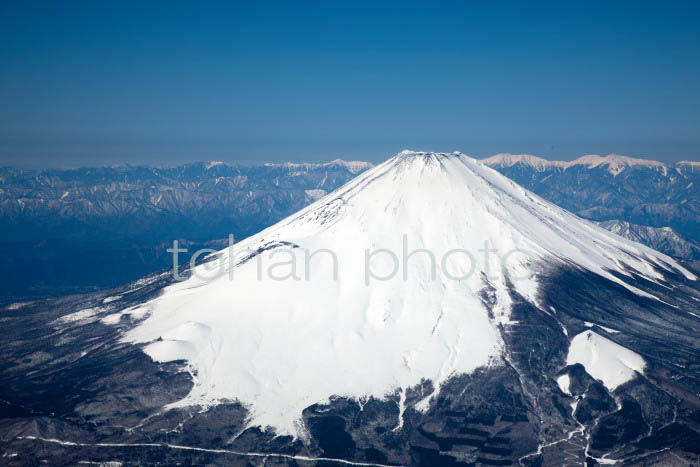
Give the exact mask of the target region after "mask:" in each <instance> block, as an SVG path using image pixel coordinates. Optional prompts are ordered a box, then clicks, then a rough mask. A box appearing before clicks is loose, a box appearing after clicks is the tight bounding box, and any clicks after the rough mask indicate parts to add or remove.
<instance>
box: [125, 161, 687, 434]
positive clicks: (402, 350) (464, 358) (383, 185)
mask: <svg viewBox="0 0 700 467" xmlns="http://www.w3.org/2000/svg"><path fill="white" fill-rule="evenodd" d="M543 262H550V263H551V262H555V263H557V264H566V265H569V266H573V267H580V268H583V269H587V270H590V271H593V272H595V273H597V274H600V275H602V276H604V277H606V278H608V279H609V280H611V281H615V282H617V283H619V284H622V285H624V286H626V287H628V288H629V289H630V290H633V291H636V289H634V288H632V287H630V286H628V285H627V284H626V283H625V282H624V281H621V280H620V279H619V278H618V277H617V276H615V275H613V274H610V272H609V271H610V270H614V271H617V272H618V273H619V274H622V275H627V276H629V275H631V274H632V273H635V274H639V275H644V276H646V277H647V278H649V279H650V280H656V281H658V280H662V279H663V278H662V275H661V274H660V273H659V272H658V270H659V268H671V267H673V268H675V269H677V270H679V271H681V272H682V273H684V274H686V275H687V276H688V277H692V275H690V273H688V272H687V271H685V270H683V269H682V268H680V266H678V265H677V264H676V263H675V262H674V261H673V260H672V259H671V258H669V257H666V256H664V255H662V254H660V253H658V252H655V251H653V250H651V249H649V248H646V247H644V246H642V245H639V244H636V243H633V242H630V241H627V240H624V239H622V238H620V237H618V236H616V235H614V234H611V233H609V232H607V231H605V230H603V229H601V228H599V227H596V226H594V225H592V224H591V223H588V222H585V221H583V220H581V219H579V218H577V217H576V216H574V215H572V214H570V213H568V212H566V211H564V210H562V209H560V208H558V207H556V206H554V205H552V204H550V203H547V202H546V201H544V200H542V199H541V198H539V197H537V196H536V195H534V194H532V193H530V192H528V191H527V190H525V189H523V188H522V187H520V186H518V185H516V184H514V183H513V182H511V181H510V180H508V179H506V178H505V177H503V176H502V175H500V174H498V173H497V172H496V171H494V170H492V169H490V168H488V167H486V166H485V165H483V164H482V163H480V162H478V161H476V160H474V159H472V158H469V157H467V156H464V155H461V154H457V153H455V154H436V153H415V152H410V151H404V152H402V153H400V154H399V155H397V156H396V157H394V158H392V159H390V160H389V161H387V162H385V163H384V164H381V165H379V166H377V167H375V168H373V169H371V170H368V171H366V172H364V173H363V174H361V175H360V176H358V177H357V178H355V179H354V180H352V181H351V182H349V183H348V184H347V185H345V186H344V187H342V188H340V189H339V190H337V191H335V192H333V193H330V194H329V195H327V196H325V197H323V198H322V199H320V200H319V201H317V202H316V203H314V204H312V205H311V206H309V207H308V208H306V209H304V210H302V211H300V212H299V213H297V214H295V215H293V216H291V217H289V218H287V219H285V220H283V221H281V222H279V223H278V224H276V225H274V226H272V227H270V228H268V229H266V230H264V231H263V232H261V233H259V234H258V235H255V236H253V237H251V238H249V239H247V240H245V241H244V242H241V243H240V244H238V245H236V246H235V247H234V248H232V249H227V250H223V251H222V252H220V253H219V254H218V256H217V258H216V259H215V260H213V261H211V262H209V263H206V264H203V265H201V266H198V267H197V268H195V269H194V271H193V272H194V274H193V275H192V277H191V278H189V279H188V280H186V281H184V282H180V283H176V284H174V285H172V286H170V287H168V288H167V289H165V291H164V293H163V294H162V295H161V296H160V297H158V298H156V299H154V300H152V301H151V302H149V303H146V304H144V305H143V308H145V309H147V310H148V311H149V312H150V315H149V316H148V318H147V319H145V320H144V321H143V322H141V323H140V324H139V325H138V326H137V327H136V328H134V329H133V330H132V331H130V332H129V333H128V334H127V336H126V337H125V338H126V340H128V341H130V342H133V343H143V344H146V347H145V351H146V352H147V353H148V354H149V355H150V356H151V357H152V358H153V359H154V360H157V361H160V362H164V361H173V360H179V359H185V360H187V362H188V364H189V365H190V367H191V369H192V373H193V375H195V384H194V387H193V389H192V391H191V393H190V394H189V395H188V397H187V398H186V399H185V400H183V401H181V402H180V403H179V405H188V404H203V405H207V404H216V403H218V402H221V401H227V400H238V401H240V402H241V403H243V404H245V405H246V407H247V408H248V409H249V411H250V424H251V425H260V426H272V427H274V428H275V429H276V430H277V432H278V433H279V434H292V435H297V434H299V425H298V422H299V420H300V418H301V414H302V411H303V410H304V409H305V408H306V407H308V406H310V405H312V404H314V403H319V402H324V401H327V400H328V399H329V398H330V397H331V396H334V395H337V396H346V397H351V398H361V397H366V396H374V397H377V398H383V397H386V396H388V395H391V396H394V397H396V396H397V393H400V392H401V391H403V390H405V389H406V388H410V387H413V386H415V385H417V384H419V383H420V382H421V381H422V380H424V379H427V380H431V381H432V382H433V383H434V385H435V387H436V388H437V390H439V387H440V385H441V383H443V382H444V381H446V380H447V379H448V378H449V377H451V376H453V375H456V374H462V373H469V372H472V371H474V370H475V369H476V368H478V367H480V366H484V365H491V364H498V363H499V362H500V354H501V352H502V348H503V343H502V340H501V337H500V331H499V324H501V323H508V322H509V317H510V307H511V293H512V292H513V291H515V292H517V293H518V294H520V295H521V296H523V297H525V298H527V299H529V300H530V301H532V302H533V303H535V302H536V298H537V297H536V296H537V291H538V277H537V275H536V271H537V268H538V266H539V265H540V264H541V263H543ZM636 292H639V291H636ZM639 293H641V292H639ZM430 397H431V395H430V394H427V395H426V397H425V399H424V400H423V401H422V403H421V404H420V405H419V408H425V407H426V406H427V403H428V402H429V399H430ZM397 400H401V401H403V400H404V398H403V397H400V398H397ZM399 424H400V421H397V425H399Z"/></svg>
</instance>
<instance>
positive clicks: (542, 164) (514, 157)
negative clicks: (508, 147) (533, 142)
mask: <svg viewBox="0 0 700 467" xmlns="http://www.w3.org/2000/svg"><path fill="white" fill-rule="evenodd" d="M482 162H483V163H484V164H486V165H488V166H491V167H494V166H495V167H512V166H514V165H516V164H522V165H526V166H528V167H532V168H534V169H537V170H544V169H546V168H548V167H555V166H563V165H564V164H565V162H561V161H548V160H547V159H542V158H541V157H537V156H533V155H530V154H507V153H502V154H496V155H495V156H491V157H487V158H486V159H483V160H482Z"/></svg>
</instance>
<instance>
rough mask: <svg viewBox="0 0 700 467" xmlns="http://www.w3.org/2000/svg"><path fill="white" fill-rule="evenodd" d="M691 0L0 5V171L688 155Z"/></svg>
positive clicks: (699, 93)
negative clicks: (407, 153) (408, 153)
mask: <svg viewBox="0 0 700 467" xmlns="http://www.w3.org/2000/svg"><path fill="white" fill-rule="evenodd" d="M699 14H700V3H697V2H674V3H672V4H665V3H663V4H662V3H658V4H656V3H639V2H615V3H610V2H595V1H594V2H586V3H585V4H563V3H548V2H547V3H544V2H543V3H522V2H504V3H499V4H498V5H490V4H477V3H466V2H465V3H461V2H460V3H440V4H429V3H415V2H402V3H395V4H393V3H383V2H382V3H377V2H353V3H352V4H343V3H340V2H327V3H274V2H268V3H264V4H262V3H261V4H255V3H252V4H251V3H237V2H220V3H219V2H207V3H177V4H176V5H173V4H170V3H156V2H147V3H145V4H143V3H135V2H124V3H122V2H120V3H98V2H89V1H74V2H69V3H63V2H43V1H33V0H28V1H24V2H3V3H2V4H1V5H0V40H2V42H3V44H4V47H2V49H0V60H1V63H3V67H2V69H0V103H1V104H2V105H0V165H4V166H6V165H18V166H32V167H50V166H60V167H66V166H71V167H78V166H88V165H112V164H119V163H129V164H147V165H163V164H168V165H178V164H182V163H184V162H188V161H193V160H223V161H227V162H238V163H244V164H254V163H261V162H283V161H288V160H291V161H304V162H319V161H326V160H332V159H335V158H343V159H354V160H368V161H370V162H375V163H376V162H379V161H381V160H384V159H386V158H387V157H389V156H390V155H392V154H395V153H396V152H398V151H400V150H401V149H403V148H406V147H409V148H417V149H427V150H434V151H454V150H459V151H461V152H464V153H466V154H470V155H475V156H478V157H483V156H487V155H492V154H495V153H499V152H510V153H530V154H535V155H537V156H539V157H544V158H547V159H564V160H566V159H572V158H575V157H578V156H580V155H583V154H590V153H596V154H608V153H618V154H624V155H628V156H630V157H641V158H650V159H654V160H660V161H664V162H672V161H679V160H684V159H691V160H696V159H698V158H700V155H699V153H700V86H698V84H697V83H699V82H700V53H699V51H700V28H697V24H696V23H697V20H696V19H697V17H698V15H699Z"/></svg>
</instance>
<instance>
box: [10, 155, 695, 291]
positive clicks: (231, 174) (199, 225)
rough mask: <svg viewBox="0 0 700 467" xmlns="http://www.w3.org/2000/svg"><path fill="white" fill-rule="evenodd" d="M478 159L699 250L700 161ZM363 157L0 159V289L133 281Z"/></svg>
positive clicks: (650, 236) (310, 196)
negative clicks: (83, 164) (35, 165)
mask: <svg viewBox="0 0 700 467" xmlns="http://www.w3.org/2000/svg"><path fill="white" fill-rule="evenodd" d="M483 162H484V163H485V164H487V165H489V166H491V167H492V168H494V169H496V170H498V171H499V172H501V173H503V174H504V175H506V176H508V177H509V178H511V179H513V180H514V181H516V182H517V183H519V184H520V185H523V186H524V187H526V188H528V189H529V190H531V191H533V192H535V193H537V194H538V195H540V196H542V197H543V198H545V199H547V200H549V201H552V202H554V203H556V204H558V205H560V206H562V207H564V208H565V209H567V210H570V211H572V212H574V213H575V214H577V215H579V216H581V217H584V218H587V219H591V220H594V221H599V222H603V224H602V225H603V226H604V227H606V228H608V229H610V230H612V231H614V232H615V233H618V234H620V235H623V236H626V237H627V238H630V239H632V240H636V241H640V242H642V243H645V244H647V245H649V246H651V247H653V248H655V249H658V250H660V251H662V252H664V253H667V254H670V255H673V256H678V257H681V258H685V259H696V260H697V259H699V258H698V251H699V245H700V242H699V241H698V239H699V238H700V188H699V187H700V162H687V161H686V162H680V163H677V164H664V163H661V162H657V161H649V160H645V159H633V158H629V157H625V156H618V155H610V156H605V157H602V156H584V157H581V158H579V159H576V160H574V161H571V162H563V161H548V160H545V159H542V158H538V157H535V156H531V155H512V154H498V155H496V156H493V157H489V158H487V159H484V160H483ZM371 167H372V164H370V163H368V162H356V161H353V162H347V161H342V160H335V161H333V162H329V163H325V164H295V163H287V164H264V165H261V166H255V167H248V166H239V165H232V164H227V163H223V162H202V163H195V164H187V165H183V166H178V167H172V168H154V167H141V166H138V167H135V166H116V167H102V168H81V169H75V170H58V169H50V170H27V169H18V168H0V254H2V255H3V257H4V261H3V262H2V264H1V265H0V274H2V275H3V277H6V278H8V279H7V280H6V281H4V283H3V284H2V285H0V296H2V297H6V299H15V298H21V297H31V296H36V295H55V294H64V293H73V292H84V291H90V290H94V289H97V288H104V287H111V286H115V285H118V284H121V283H125V282H128V281H130V280H134V279H136V278H138V277H141V276H142V275H144V274H147V273H149V272H152V271H155V270H159V269H164V268H167V267H169V266H170V265H171V261H172V257H171V256H170V254H168V253H167V252H166V251H165V249H166V248H167V246H168V245H171V244H172V240H174V239H180V240H182V241H187V242H189V243H188V245H189V248H188V253H191V252H193V251H194V250H196V249H199V248H203V247H214V248H217V247H219V246H220V245H221V244H222V240H221V239H223V238H226V237H227V236H228V235H229V234H230V233H232V234H234V235H235V237H236V239H237V240H239V239H243V238H245V237H248V236H250V235H252V234H254V233H256V232H258V231H260V230H262V229H263V228H266V227H268V226H270V225H272V224H273V223H275V222H277V221H279V220H280V219H282V218H284V217H286V216H288V215H290V214H292V213H293V212H296V211H298V210H299V209H301V208H303V207H304V206H307V205H308V204H310V203H311V202H313V201H315V200H316V199H319V198H320V197H322V196H324V195H325V194H327V193H328V192H330V191H332V190H335V189H336V188H338V187H340V186H341V185H343V184H345V183H346V182H348V181H349V180H351V179H352V178H354V177H355V176H356V175H358V174H359V173H361V172H363V171H365V170H367V169H369V168H371ZM612 221H615V222H612ZM617 221H619V222H617ZM187 259H188V256H187V254H183V255H182V257H181V260H182V261H186V260H187ZM98 266H99V267H98ZM58 271H60V273H58ZM30 272H31V273H30Z"/></svg>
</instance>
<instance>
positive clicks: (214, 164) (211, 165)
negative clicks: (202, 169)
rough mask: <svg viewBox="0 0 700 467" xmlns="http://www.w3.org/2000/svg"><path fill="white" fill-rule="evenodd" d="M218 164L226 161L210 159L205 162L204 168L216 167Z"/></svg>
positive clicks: (223, 163)
mask: <svg viewBox="0 0 700 467" xmlns="http://www.w3.org/2000/svg"><path fill="white" fill-rule="evenodd" d="M219 165H226V163H225V162H222V161H211V162H207V165H206V168H207V170H209V169H211V168H213V167H216V166H219Z"/></svg>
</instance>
